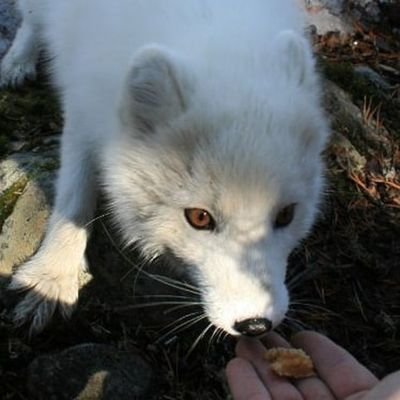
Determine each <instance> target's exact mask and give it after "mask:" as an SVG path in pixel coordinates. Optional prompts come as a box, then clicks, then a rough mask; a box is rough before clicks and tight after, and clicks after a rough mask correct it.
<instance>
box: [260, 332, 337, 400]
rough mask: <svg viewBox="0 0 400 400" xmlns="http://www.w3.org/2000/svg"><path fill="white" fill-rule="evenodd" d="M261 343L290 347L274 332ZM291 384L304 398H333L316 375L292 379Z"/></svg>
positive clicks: (330, 399) (321, 399)
mask: <svg viewBox="0 0 400 400" xmlns="http://www.w3.org/2000/svg"><path fill="white" fill-rule="evenodd" d="M263 343H265V345H266V346H267V347H286V348H289V347H292V346H291V345H290V343H289V342H288V341H286V340H285V339H284V338H282V337H281V336H280V335H278V334H277V333H275V332H271V333H269V334H268V335H267V336H266V337H265V338H264V339H263ZM293 385H294V386H296V388H297V389H298V390H299V392H300V393H301V394H302V395H303V397H304V399H305V400H315V399H318V400H335V397H334V396H333V394H332V392H331V391H330V390H329V388H328V387H327V386H326V385H325V383H324V382H322V381H321V380H320V379H319V378H318V377H309V378H306V379H297V380H293Z"/></svg>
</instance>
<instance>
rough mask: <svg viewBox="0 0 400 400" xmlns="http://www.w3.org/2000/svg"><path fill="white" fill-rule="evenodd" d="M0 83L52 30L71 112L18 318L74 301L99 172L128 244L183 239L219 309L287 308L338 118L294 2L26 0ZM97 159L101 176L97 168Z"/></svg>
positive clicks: (24, 68)
mask: <svg viewBox="0 0 400 400" xmlns="http://www.w3.org/2000/svg"><path fill="white" fill-rule="evenodd" d="M19 8H20V10H21V13H22V16H23V22H22V25H21V27H20V29H19V31H18V33H17V36H16V38H15V40H14V43H13V45H12V46H11V48H10V49H9V51H8V53H7V54H6V56H5V57H4V59H3V61H2V64H1V69H0V74H1V75H0V83H1V84H3V85H7V84H18V83H20V82H22V81H23V79H25V78H26V77H30V76H33V75H34V74H35V64H36V61H37V60H36V59H37V56H38V53H39V49H40V47H41V45H42V44H44V46H45V49H46V51H47V54H48V56H49V58H50V60H51V63H50V71H51V75H52V79H53V81H54V84H55V86H56V87H57V88H58V90H59V93H60V98H61V103H62V107H63V111H64V116H65V126H64V132H63V137H62V148H61V169H60V172H59V177H58V181H57V186H56V199H55V205H54V210H53V213H52V216H51V218H50V221H49V226H48V229H47V234H46V236H45V238H44V240H43V243H42V244H41V247H40V248H39V250H38V251H37V253H36V254H35V255H34V256H33V257H32V258H31V259H30V260H29V261H27V262H26V263H25V264H23V265H22V266H20V267H19V268H18V270H17V272H16V273H15V275H14V277H13V280H12V283H11V288H13V289H25V290H27V294H26V296H25V298H24V299H23V300H22V301H21V302H20V303H19V305H18V306H17V308H16V311H15V318H16V321H17V322H25V321H30V322H31V329H32V330H33V331H38V330H41V329H42V328H43V327H44V326H45V324H46V322H47V321H48V319H49V318H50V317H51V315H52V313H53V312H54V310H55V308H56V307H57V306H58V307H59V309H60V310H61V312H62V313H63V314H64V315H67V316H68V315H69V313H70V312H71V310H72V309H73V307H74V305H75V303H76V301H77V297H78V272H79V268H81V267H82V266H83V265H84V264H85V261H84V260H85V257H84V252H85V247H86V243H87V239H88V230H87V224H88V222H89V221H91V219H92V218H93V215H94V209H95V199H96V185H97V184H101V185H103V186H104V189H105V191H106V193H107V195H108V198H109V201H110V207H111V208H112V210H113V212H114V216H115V218H116V221H117V222H118V223H119V226H120V227H121V232H122V235H123V238H124V239H125V241H126V244H127V245H137V246H139V247H140V248H141V250H142V251H143V254H144V255H145V256H146V257H148V258H149V259H153V258H155V257H158V256H160V255H162V254H165V253H173V254H174V255H175V257H176V259H178V260H180V264H181V267H182V268H186V269H187V272H188V274H189V275H190V276H191V277H192V279H193V280H194V282H195V283H196V284H197V286H198V287H199V290H200V292H201V298H202V303H203V306H204V310H205V312H206V314H207V316H208V318H209V319H210V321H211V322H212V323H213V324H214V325H215V326H216V327H218V328H222V329H223V330H225V331H226V332H228V333H231V334H254V335H257V334H261V333H263V332H265V331H266V330H268V329H270V328H271V327H275V326H276V325H278V324H279V323H280V321H281V320H282V319H283V318H284V316H285V313H286V311H287V308H288V304H289V296H288V291H287V288H286V287H285V273H286V264H287V257H288V255H289V254H290V252H291V251H292V250H293V248H294V247H295V246H296V244H297V243H298V242H299V240H300V239H302V238H303V237H304V236H305V235H306V233H307V232H308V231H309V229H310V227H311V225H312V223H313V221H314V219H315V215H316V212H317V209H318V204H319V199H320V193H321V188H322V184H323V163H322V160H321V156H320V154H321V151H322V150H323V147H324V145H325V142H326V138H327V134H328V129H327V126H326V122H325V117H324V114H323V112H322V110H321V106H320V98H319V97H320V93H319V81H318V77H317V75H316V72H315V67H314V60H313V57H312V53H311V49H310V46H309V44H308V42H307V40H306V39H305V38H304V35H303V28H304V27H303V19H302V16H301V13H300V12H299V11H298V10H297V8H296V6H295V5H294V4H292V2H291V1H290V0H268V1H266V0H249V1H246V2H244V1H241V0H229V1H228V0H221V1H214V0H189V1H187V0H169V1H164V0H146V1H141V0H115V1H112V2H110V1H108V0H86V1H84V2H82V1H80V0H20V1H19ZM97 173H99V176H100V179H99V180H100V182H97V181H96V177H97Z"/></svg>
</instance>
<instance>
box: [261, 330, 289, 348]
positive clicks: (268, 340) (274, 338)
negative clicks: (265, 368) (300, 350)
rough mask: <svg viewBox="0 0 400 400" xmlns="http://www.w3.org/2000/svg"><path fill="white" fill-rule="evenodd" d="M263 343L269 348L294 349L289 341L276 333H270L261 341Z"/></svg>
mask: <svg viewBox="0 0 400 400" xmlns="http://www.w3.org/2000/svg"><path fill="white" fill-rule="evenodd" d="M261 342H262V343H263V344H264V345H265V346H267V348H270V347H292V346H291V345H290V343H289V342H288V341H287V340H285V339H284V338H283V337H282V336H281V335H279V334H278V333H276V332H269V333H268V334H267V335H265V336H264V337H263V338H262V339H261Z"/></svg>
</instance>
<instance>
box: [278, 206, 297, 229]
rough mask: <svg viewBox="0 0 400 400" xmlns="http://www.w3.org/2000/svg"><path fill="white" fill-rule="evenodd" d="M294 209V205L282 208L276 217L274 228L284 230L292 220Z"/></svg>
mask: <svg viewBox="0 0 400 400" xmlns="http://www.w3.org/2000/svg"><path fill="white" fill-rule="evenodd" d="M295 209H296V204H290V205H288V206H287V207H284V208H282V209H281V210H280V211H279V212H278V215H277V216H276V219H275V223H274V227H275V228H285V227H286V226H288V225H290V223H291V222H292V221H293V218H294V212H295Z"/></svg>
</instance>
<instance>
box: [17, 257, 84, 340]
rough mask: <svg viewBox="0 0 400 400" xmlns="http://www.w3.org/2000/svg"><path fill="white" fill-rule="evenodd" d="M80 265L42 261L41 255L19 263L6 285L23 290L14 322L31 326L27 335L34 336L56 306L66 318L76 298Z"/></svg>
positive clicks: (72, 308)
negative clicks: (8, 283) (21, 263)
mask: <svg viewBox="0 0 400 400" xmlns="http://www.w3.org/2000/svg"><path fill="white" fill-rule="evenodd" d="M79 268H80V266H79V267H78V268H77V267H73V266H71V265H57V264H46V263H42V262H41V260H40V258H39V259H35V258H34V259H32V260H31V261H29V262H28V263H26V264H24V265H23V266H21V267H20V268H19V269H18V271H17V272H16V273H15V275H14V276H13V278H12V281H11V283H10V286H9V289H11V290H15V291H20V292H26V294H25V297H24V298H23V300H21V301H20V302H19V303H18V304H17V306H16V307H15V309H14V313H13V319H14V323H15V325H16V326H22V325H25V324H27V325H30V329H29V334H30V335H33V334H36V333H39V332H41V331H42V330H43V329H44V328H45V326H46V325H47V323H48V322H49V321H50V319H51V317H52V316H53V314H54V312H55V311H56V309H57V308H58V310H59V311H60V312H61V314H62V316H63V317H64V318H69V317H70V316H71V314H72V312H73V310H74V308H75V306H76V304H77V300H78V290H79V283H78V272H79Z"/></svg>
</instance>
